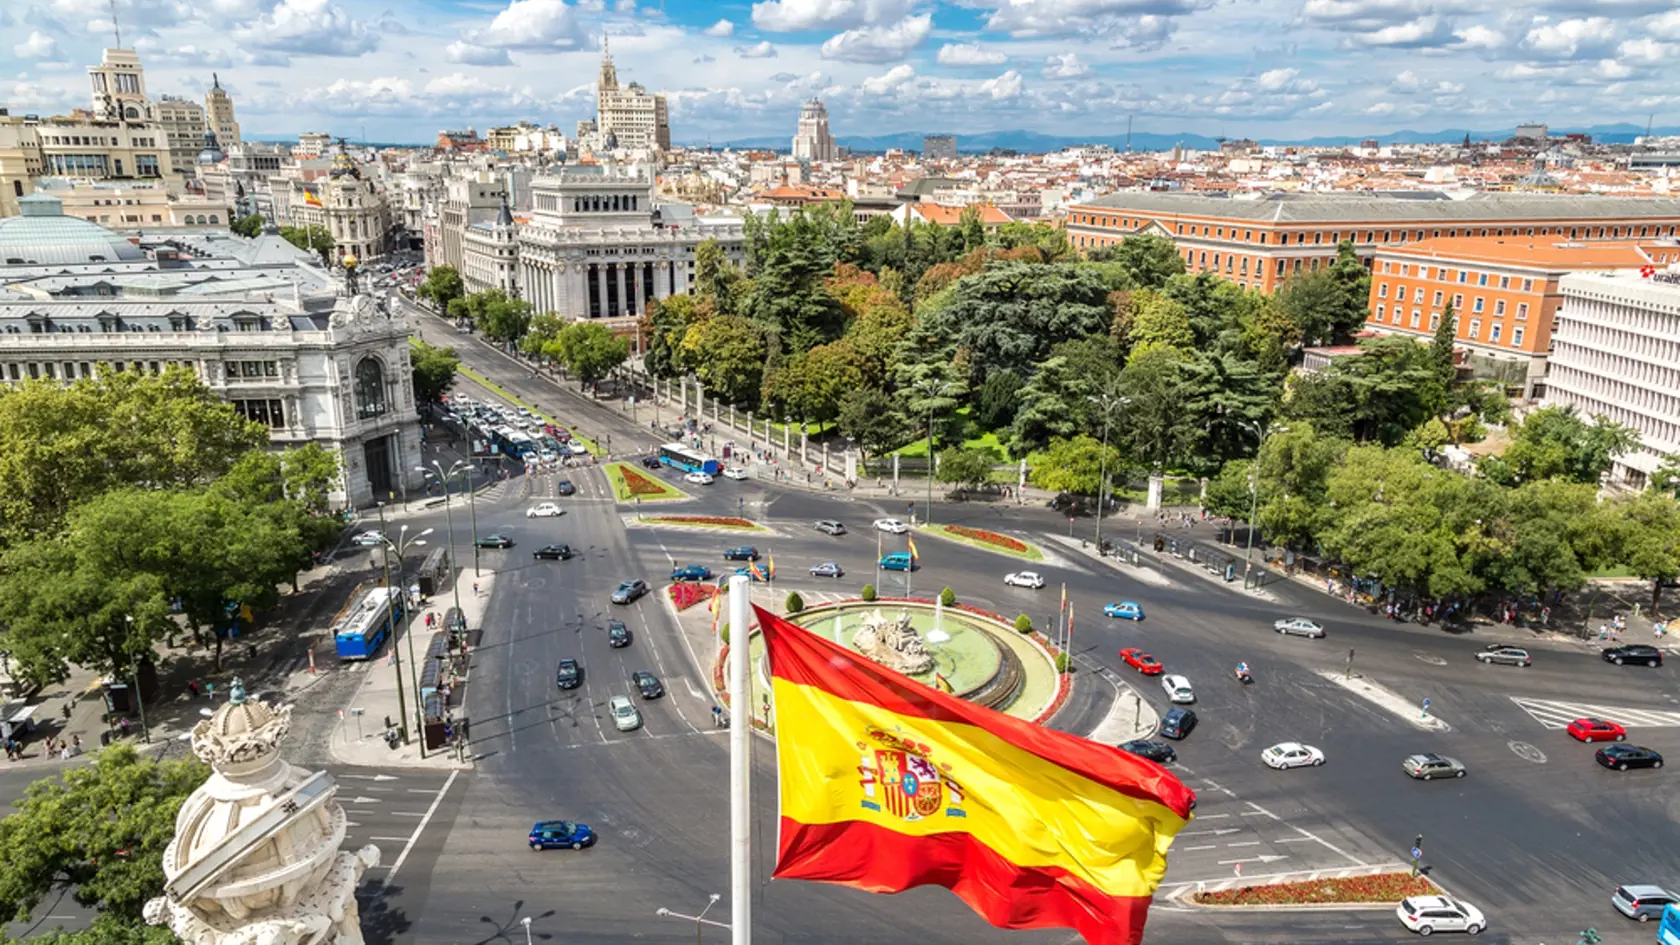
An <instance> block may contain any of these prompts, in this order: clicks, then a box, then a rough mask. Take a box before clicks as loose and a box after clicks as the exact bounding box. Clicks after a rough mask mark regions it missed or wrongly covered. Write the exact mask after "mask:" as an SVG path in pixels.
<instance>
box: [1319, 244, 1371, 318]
mask: <svg viewBox="0 0 1680 945" xmlns="http://www.w3.org/2000/svg"><path fill="white" fill-rule="evenodd" d="M1329 272H1330V278H1331V279H1333V280H1335V283H1336V285H1337V286H1339V287H1340V289H1341V293H1340V296H1339V297H1338V300H1337V306H1336V308H1335V310H1333V311H1332V312H1330V313H1329V317H1330V324H1331V327H1332V330H1333V331H1334V332H1335V337H1337V338H1346V337H1349V336H1351V335H1352V334H1353V333H1354V332H1356V331H1358V330H1359V329H1360V328H1362V327H1363V326H1364V325H1365V319H1366V317H1367V316H1368V315H1370V312H1371V270H1370V269H1367V268H1366V267H1365V262H1364V260H1362V259H1360V258H1359V253H1358V251H1357V250H1355V248H1354V245H1353V241H1352V240H1342V241H1341V242H1340V243H1338V244H1336V259H1335V261H1334V262H1332V263H1331V264H1330V269H1329Z"/></svg>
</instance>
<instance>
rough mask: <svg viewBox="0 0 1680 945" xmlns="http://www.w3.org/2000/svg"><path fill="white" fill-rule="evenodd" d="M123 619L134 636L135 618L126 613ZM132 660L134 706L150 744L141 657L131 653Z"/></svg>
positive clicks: (142, 734)
mask: <svg viewBox="0 0 1680 945" xmlns="http://www.w3.org/2000/svg"><path fill="white" fill-rule="evenodd" d="M123 620H125V621H127V622H128V627H129V636H131V637H132V636H133V635H134V618H133V617H132V616H129V615H127V614H124V615H123ZM130 661H131V663H132V665H131V666H129V669H128V672H129V675H128V678H129V679H130V680H131V681H132V682H133V683H134V708H135V710H136V711H138V712H139V713H140V737H141V738H142V739H144V740H145V742H146V744H148V745H150V744H151V743H152V730H151V728H150V727H148V726H147V725H146V699H145V697H144V696H142V695H140V659H139V657H137V656H132V655H131V656H130Z"/></svg>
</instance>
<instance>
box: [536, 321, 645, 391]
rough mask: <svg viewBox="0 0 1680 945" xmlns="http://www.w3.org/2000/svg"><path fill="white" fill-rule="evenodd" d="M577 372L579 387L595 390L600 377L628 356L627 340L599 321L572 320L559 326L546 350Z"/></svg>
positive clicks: (605, 375)
mask: <svg viewBox="0 0 1680 945" xmlns="http://www.w3.org/2000/svg"><path fill="white" fill-rule="evenodd" d="M549 350H550V351H551V352H552V355H553V357H554V358H555V360H557V361H559V362H560V363H562V364H564V365H566V370H568V371H570V372H572V373H573V374H575V375H577V379H578V386H579V387H580V388H589V389H590V390H591V391H592V392H593V391H596V390H598V385H599V384H600V382H601V380H602V379H603V378H605V377H607V376H608V375H610V374H611V373H612V372H613V371H614V370H616V369H617V368H618V366H619V365H621V364H623V363H624V362H625V360H626V359H627V358H629V357H630V340H629V339H628V338H622V337H620V336H618V335H615V334H613V333H612V330H611V329H609V328H607V326H605V325H602V324H600V323H598V322H573V323H571V324H570V325H567V326H566V327H564V328H562V329H560V333H559V334H558V335H556V336H555V338H554V343H553V344H552V345H551V346H550V349H549Z"/></svg>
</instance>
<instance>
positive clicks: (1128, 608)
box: [1103, 600, 1143, 620]
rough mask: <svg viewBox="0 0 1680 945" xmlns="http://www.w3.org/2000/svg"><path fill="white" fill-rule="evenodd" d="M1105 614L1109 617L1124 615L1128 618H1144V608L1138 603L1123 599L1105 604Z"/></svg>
mask: <svg viewBox="0 0 1680 945" xmlns="http://www.w3.org/2000/svg"><path fill="white" fill-rule="evenodd" d="M1103 615H1104V616H1108V617H1123V618H1125V619H1127V620H1142V619H1143V608H1142V607H1139V606H1138V605H1137V604H1135V603H1133V602H1131V601H1129V600H1123V601H1118V602H1116V603H1112V604H1104V605H1103Z"/></svg>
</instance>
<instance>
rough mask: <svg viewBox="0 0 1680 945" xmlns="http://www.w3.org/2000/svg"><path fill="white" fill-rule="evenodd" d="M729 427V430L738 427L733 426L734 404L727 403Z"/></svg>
mask: <svg viewBox="0 0 1680 945" xmlns="http://www.w3.org/2000/svg"><path fill="white" fill-rule="evenodd" d="M729 428H730V429H731V430H734V429H738V428H737V427H736V426H735V405H734V404H730V405H729Z"/></svg>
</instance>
